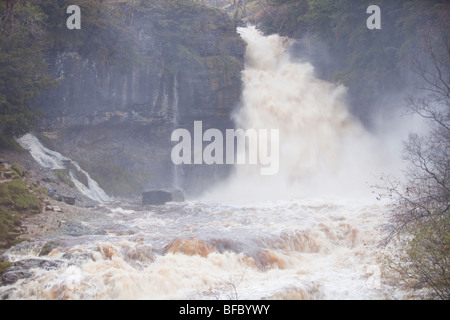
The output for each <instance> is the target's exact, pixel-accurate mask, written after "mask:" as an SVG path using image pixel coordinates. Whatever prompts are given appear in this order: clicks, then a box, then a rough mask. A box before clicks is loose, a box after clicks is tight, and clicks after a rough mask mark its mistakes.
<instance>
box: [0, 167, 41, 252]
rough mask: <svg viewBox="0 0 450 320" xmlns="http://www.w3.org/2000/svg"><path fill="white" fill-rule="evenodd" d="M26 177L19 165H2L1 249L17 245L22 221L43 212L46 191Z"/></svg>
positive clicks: (0, 173)
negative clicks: (28, 216) (29, 215)
mask: <svg viewBox="0 0 450 320" xmlns="http://www.w3.org/2000/svg"><path fill="white" fill-rule="evenodd" d="M24 176H25V172H24V170H23V169H22V168H21V167H20V166H19V165H18V164H17V163H14V164H12V165H11V166H8V165H7V164H2V165H0V248H7V247H10V246H11V245H13V244H14V243H16V242H17V237H18V236H20V234H21V228H20V227H21V221H22V219H23V218H24V217H25V216H26V215H28V214H37V213H40V212H41V210H42V200H43V198H44V196H45V195H46V192H47V191H46V189H45V188H43V187H40V185H39V184H38V183H29V182H28V181H27V180H26V178H24Z"/></svg>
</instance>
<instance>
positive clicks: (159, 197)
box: [142, 189, 184, 205]
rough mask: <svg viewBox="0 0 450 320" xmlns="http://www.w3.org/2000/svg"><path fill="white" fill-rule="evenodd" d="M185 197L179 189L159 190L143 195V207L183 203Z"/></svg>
mask: <svg viewBox="0 0 450 320" xmlns="http://www.w3.org/2000/svg"><path fill="white" fill-rule="evenodd" d="M183 201H184V195H183V193H182V192H181V191H180V190H178V189H159V190H151V191H146V192H143V193H142V204H143V205H163V204H166V203H167V202H183Z"/></svg>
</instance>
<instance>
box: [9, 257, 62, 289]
mask: <svg viewBox="0 0 450 320" xmlns="http://www.w3.org/2000/svg"><path fill="white" fill-rule="evenodd" d="M62 264H63V262H62V261H59V260H44V259H27V260H21V261H17V262H13V263H12V264H11V266H10V267H9V268H8V269H7V270H6V271H5V272H4V273H3V274H2V276H1V278H0V285H2V286H4V285H9V284H13V283H15V282H16V281H18V280H20V279H27V278H30V277H31V276H32V275H33V271H32V269H45V270H56V269H59V268H60V267H61V265H62Z"/></svg>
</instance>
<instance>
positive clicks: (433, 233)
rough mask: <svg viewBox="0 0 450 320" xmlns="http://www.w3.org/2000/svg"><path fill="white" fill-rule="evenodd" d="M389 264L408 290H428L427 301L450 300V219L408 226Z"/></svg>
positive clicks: (443, 217)
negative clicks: (449, 259)
mask: <svg viewBox="0 0 450 320" xmlns="http://www.w3.org/2000/svg"><path fill="white" fill-rule="evenodd" d="M394 244H395V247H396V249H395V252H394V253H393V254H392V256H391V257H390V258H389V259H388V262H387V264H386V267H387V269H386V270H387V271H388V272H389V273H391V276H392V273H393V272H395V273H396V275H397V276H398V278H399V279H400V281H401V282H402V283H403V284H404V285H406V286H407V287H408V288H413V289H415V290H420V289H430V288H431V289H432V290H427V291H426V293H425V294H424V296H425V297H431V298H440V299H444V300H448V299H450V271H449V270H450V261H448V258H449V256H450V216H449V214H446V215H444V216H439V217H433V218H430V219H428V220H427V221H425V222H424V221H421V223H417V224H413V225H410V226H408V229H407V230H404V232H403V233H402V234H401V235H399V236H398V237H397V238H396V239H395V240H394Z"/></svg>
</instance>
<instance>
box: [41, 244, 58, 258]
mask: <svg viewBox="0 0 450 320" xmlns="http://www.w3.org/2000/svg"><path fill="white" fill-rule="evenodd" d="M61 245H62V243H61V242H60V241H49V242H46V243H45V244H44V246H43V247H42V249H41V251H40V252H39V256H40V257H42V256H46V255H48V254H49V253H50V252H52V250H53V249H56V248H59V247H61Z"/></svg>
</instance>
